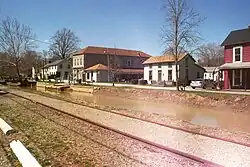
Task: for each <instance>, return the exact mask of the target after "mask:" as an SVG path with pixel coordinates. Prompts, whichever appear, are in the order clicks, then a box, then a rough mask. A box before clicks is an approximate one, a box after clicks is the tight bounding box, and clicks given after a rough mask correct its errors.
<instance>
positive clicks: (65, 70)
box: [41, 58, 72, 83]
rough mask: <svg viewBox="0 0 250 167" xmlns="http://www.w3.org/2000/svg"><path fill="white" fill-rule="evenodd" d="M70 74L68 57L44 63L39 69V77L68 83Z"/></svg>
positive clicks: (70, 66) (70, 68) (70, 67)
mask: <svg viewBox="0 0 250 167" xmlns="http://www.w3.org/2000/svg"><path fill="white" fill-rule="evenodd" d="M71 75H72V65H71V60H70V58H67V59H61V60H56V61H54V62H52V63H49V64H46V65H45V66H44V68H43V69H42V71H41V79H42V78H43V77H44V79H45V80H51V81H54V80H57V81H60V82H65V83H68V82H69V81H70V76H71Z"/></svg>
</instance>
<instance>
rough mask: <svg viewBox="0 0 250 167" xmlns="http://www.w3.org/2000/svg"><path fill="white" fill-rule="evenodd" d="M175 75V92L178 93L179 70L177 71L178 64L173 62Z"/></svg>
mask: <svg viewBox="0 0 250 167" xmlns="http://www.w3.org/2000/svg"><path fill="white" fill-rule="evenodd" d="M175 74H176V90H177V91H179V90H180V89H179V70H178V62H177V61H175Z"/></svg>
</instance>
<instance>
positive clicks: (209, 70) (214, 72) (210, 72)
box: [203, 67, 224, 81]
mask: <svg viewBox="0 0 250 167" xmlns="http://www.w3.org/2000/svg"><path fill="white" fill-rule="evenodd" d="M204 69H205V70H206V72H205V73H204V77H203V78H204V79H207V80H213V81H218V80H219V79H220V80H222V81H223V80H224V75H223V73H220V72H219V68H218V67H204ZM220 75H222V76H221V77H219V76H220Z"/></svg>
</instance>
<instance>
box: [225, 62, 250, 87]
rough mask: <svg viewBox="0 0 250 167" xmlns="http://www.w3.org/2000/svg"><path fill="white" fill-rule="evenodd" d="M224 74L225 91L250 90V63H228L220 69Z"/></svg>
mask: <svg viewBox="0 0 250 167" xmlns="http://www.w3.org/2000/svg"><path fill="white" fill-rule="evenodd" d="M220 70H221V71H222V72H224V89H244V90H246V89H250V63H249V62H245V63H226V64H224V65H222V66H221V67H220Z"/></svg>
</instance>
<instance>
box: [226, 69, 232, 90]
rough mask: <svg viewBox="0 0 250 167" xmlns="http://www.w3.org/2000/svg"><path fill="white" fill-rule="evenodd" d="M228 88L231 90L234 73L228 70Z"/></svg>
mask: <svg viewBox="0 0 250 167" xmlns="http://www.w3.org/2000/svg"><path fill="white" fill-rule="evenodd" d="M227 75H228V88H229V89H231V77H232V71H231V70H228V74H227Z"/></svg>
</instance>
